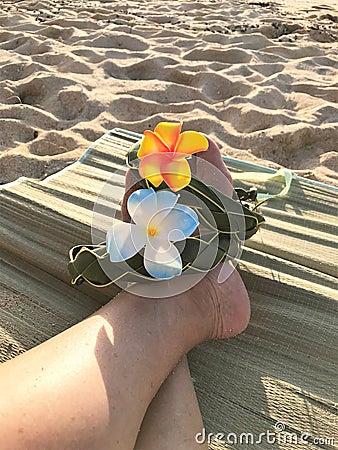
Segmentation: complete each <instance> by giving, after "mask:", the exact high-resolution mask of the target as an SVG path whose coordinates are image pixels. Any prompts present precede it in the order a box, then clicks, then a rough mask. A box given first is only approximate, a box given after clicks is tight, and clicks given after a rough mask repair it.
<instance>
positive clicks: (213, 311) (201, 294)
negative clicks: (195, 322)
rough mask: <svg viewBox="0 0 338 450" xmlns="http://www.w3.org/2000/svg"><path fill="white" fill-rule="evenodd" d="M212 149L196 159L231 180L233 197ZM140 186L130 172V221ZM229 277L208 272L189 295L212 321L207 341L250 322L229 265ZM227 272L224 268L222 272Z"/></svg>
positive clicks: (243, 296) (214, 147)
mask: <svg viewBox="0 0 338 450" xmlns="http://www.w3.org/2000/svg"><path fill="white" fill-rule="evenodd" d="M208 140H209V148H208V150H207V151H205V152H201V153H199V154H198V155H197V156H198V157H199V158H201V159H203V160H206V161H207V162H209V163H211V164H213V165H214V166H215V168H217V169H218V170H220V171H221V172H222V173H223V174H224V175H225V176H226V178H227V179H228V180H229V184H228V187H227V188H226V189H225V193H226V194H227V195H229V196H231V195H232V189H233V188H232V178H231V175H230V172H229V170H228V169H227V167H226V165H225V164H224V162H223V160H222V156H221V153H220V151H219V148H218V146H217V145H216V144H215V142H213V141H212V140H211V139H210V138H208ZM140 188H141V186H140V185H138V184H137V183H136V184H135V178H134V177H133V173H132V172H131V171H130V170H129V171H128V172H127V175H126V193H125V195H124V198H123V202H122V217H123V220H124V221H128V222H129V221H130V216H129V213H128V210H127V200H128V197H129V195H130V194H131V193H132V192H134V191H135V190H137V189H140ZM226 264H227V268H228V269H229V276H228V278H227V279H226V281H225V282H223V283H219V281H218V275H219V268H216V269H214V270H212V271H211V272H209V273H208V274H207V275H206V276H205V277H204V278H203V279H202V280H201V281H200V282H199V283H198V284H197V285H196V286H194V287H193V288H192V289H191V290H190V292H189V297H190V296H191V298H192V301H193V302H194V303H195V306H196V308H198V309H200V310H203V311H204V317H205V320H206V321H208V322H209V324H210V326H209V333H208V338H212V339H214V338H217V339H225V338H228V337H232V336H236V335H237V334H239V333H241V332H242V331H244V330H245V328H246V327H247V325H248V322H249V319H250V302H249V297H248V293H247V290H246V288H245V285H244V283H243V281H242V278H241V277H240V275H239V273H238V272H237V270H235V269H234V268H233V267H232V266H231V264H230V263H226ZM223 270H224V269H223Z"/></svg>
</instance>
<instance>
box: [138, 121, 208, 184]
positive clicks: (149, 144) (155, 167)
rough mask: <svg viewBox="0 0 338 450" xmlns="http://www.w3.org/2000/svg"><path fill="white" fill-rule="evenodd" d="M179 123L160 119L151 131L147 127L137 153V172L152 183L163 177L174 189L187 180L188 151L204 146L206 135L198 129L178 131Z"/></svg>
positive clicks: (200, 148) (206, 142) (206, 144)
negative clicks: (138, 163)
mask: <svg viewBox="0 0 338 450" xmlns="http://www.w3.org/2000/svg"><path fill="white" fill-rule="evenodd" d="M181 128H182V125H181V123H171V122H161V123H159V124H158V125H157V126H156V127H155V130H154V132H152V131H150V130H147V131H145V132H144V137H143V140H142V143H141V146H140V148H139V151H138V153H137V156H138V157H139V158H140V159H141V161H140V165H139V172H140V175H141V177H142V178H146V179H147V180H149V181H150V182H151V183H152V184H153V185H154V186H155V187H158V186H159V185H160V184H161V183H162V181H165V182H166V184H167V185H168V186H169V187H170V189H171V190H172V191H174V192H176V191H179V190H180V189H183V188H184V187H185V186H187V185H188V184H189V183H190V180H191V172H190V167H189V164H188V162H187V160H186V159H185V158H186V157H187V156H188V155H192V154H193V153H196V152H202V151H204V150H207V148H208V146H209V142H208V140H207V138H206V137H205V136H204V135H203V134H201V133H198V132H197V131H184V132H183V133H181Z"/></svg>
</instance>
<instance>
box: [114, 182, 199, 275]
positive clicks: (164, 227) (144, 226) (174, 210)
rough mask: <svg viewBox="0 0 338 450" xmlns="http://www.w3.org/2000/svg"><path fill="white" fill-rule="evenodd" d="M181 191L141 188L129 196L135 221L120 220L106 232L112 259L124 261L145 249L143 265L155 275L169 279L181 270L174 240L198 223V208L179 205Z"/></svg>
mask: <svg viewBox="0 0 338 450" xmlns="http://www.w3.org/2000/svg"><path fill="white" fill-rule="evenodd" d="M178 198H179V194H175V193H174V192H171V191H163V190H161V191H158V192H155V191H154V189H152V188H151V189H140V190H138V191H136V192H133V193H132V194H131V196H130V197H129V199H128V202H127V208H128V211H129V214H130V216H131V218H132V220H133V222H134V223H126V222H119V223H116V224H114V225H113V226H111V227H110V228H109V230H108V232H107V239H106V246H107V250H108V253H109V257H110V260H111V261H112V262H119V261H125V260H126V259H129V258H131V257H132V256H134V255H135V254H136V253H138V252H139V251H140V250H141V249H143V248H144V267H145V268H146V270H147V272H148V273H149V275H151V276H152V277H154V278H160V279H170V278H173V277H175V276H177V275H180V274H181V273H182V259H181V255H180V253H179V251H178V249H177V248H176V247H175V245H173V242H177V241H183V240H184V239H186V238H187V237H188V236H190V235H191V234H192V233H193V232H194V231H195V230H196V228H197V226H198V217H197V214H196V213H195V211H194V210H193V209H191V208H189V207H188V206H185V205H177V204H176V203H177V200H178Z"/></svg>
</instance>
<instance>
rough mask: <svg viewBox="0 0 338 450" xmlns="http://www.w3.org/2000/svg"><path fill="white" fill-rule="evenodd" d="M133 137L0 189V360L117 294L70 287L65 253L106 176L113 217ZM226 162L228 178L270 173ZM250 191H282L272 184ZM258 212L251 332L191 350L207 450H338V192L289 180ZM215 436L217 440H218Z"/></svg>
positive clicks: (247, 256)
mask: <svg viewBox="0 0 338 450" xmlns="http://www.w3.org/2000/svg"><path fill="white" fill-rule="evenodd" d="M138 138H139V136H138V135H135V134H134V133H130V132H127V131H125V130H121V129H115V130H113V131H111V132H109V133H107V134H106V135H104V136H103V137H102V138H101V139H99V140H98V141H96V142H95V143H94V144H93V145H92V147H91V148H90V149H88V151H87V152H86V153H85V154H84V155H83V157H82V158H81V159H80V160H79V161H78V162H77V163H75V164H73V165H72V166H69V167H68V168H66V169H64V170H63V171H61V172H59V173H58V174H55V175H52V176H50V177H48V178H47V179H45V180H43V181H35V180H30V179H20V180H18V181H17V182H14V183H10V184H8V185H4V186H3V187H2V189H1V191H0V197H1V226H0V235H1V237H0V242H1V244H0V251H1V268H0V284H1V296H0V361H1V362H4V361H6V360H8V359H10V358H13V357H15V356H16V355H18V354H19V353H21V352H23V351H25V350H27V349H29V348H31V347H33V346H35V345H38V344H39V343H41V342H43V341H45V340H46V339H48V338H50V337H52V336H54V335H55V334H57V333H59V332H61V331H63V330H64V329H66V328H67V327H70V326H71V325H73V324H74V323H76V322H78V321H79V320H81V319H83V318H84V317H86V316H87V315H89V314H90V313H92V312H93V311H95V310H96V309H98V308H99V307H100V306H101V305H102V304H104V303H105V302H106V301H108V300H109V299H110V298H111V297H112V296H114V295H115V294H116V292H117V291H116V289H114V288H113V287H109V288H104V289H95V288H92V287H91V286H89V285H87V284H86V285H81V286H79V287H74V286H71V284H70V275H69V273H68V270H67V262H68V250H69V249H70V248H71V247H72V246H74V245H77V244H80V243H90V242H91V232H90V226H91V220H92V210H93V206H94V204H95V202H96V199H97V196H98V195H99V193H100V192H101V189H102V187H103V186H104V185H105V184H106V183H107V180H109V183H110V186H111V189H110V202H111V204H110V206H111V210H112V211H114V210H117V211H119V209H120V205H119V203H120V199H121V197H122V194H123V190H124V174H125V172H126V166H125V154H126V152H127V150H128V149H129V148H130V146H131V145H132V144H133V143H134V142H135V141H136V140H137V139H138ZM226 162H227V164H228V166H229V168H230V170H232V171H233V172H238V171H245V172H247V171H250V172H252V171H254V172H255V171H267V172H269V170H270V169H264V168H262V167H258V166H254V165H252V164H248V163H245V162H243V161H238V160H233V159H231V158H226ZM270 171H271V172H273V170H270ZM251 185H252V183H247V185H246V186H251ZM244 186H245V185H244ZM257 187H258V189H259V190H261V191H263V192H267V191H269V192H275V191H277V190H278V189H279V190H280V185H278V183H277V182H276V181H275V182H269V183H268V184H266V185H259V184H258V185H257ZM262 211H263V214H264V215H265V218H266V224H265V225H264V226H263V227H261V229H260V231H259V232H258V233H257V234H256V235H255V236H254V238H252V239H250V240H249V241H248V242H247V244H246V246H245V248H244V251H243V255H242V261H241V263H240V264H239V266H240V270H241V274H242V276H243V279H244V281H245V284H246V286H247V288H248V291H249V294H250V299H251V304H252V318H251V321H250V325H249V327H248V328H247V330H246V331H245V332H244V333H243V334H241V335H240V336H238V337H236V338H233V339H228V340H224V341H210V342H205V343H203V344H201V345H200V346H198V347H196V348H195V349H194V350H193V351H191V352H190V354H189V363H190V367H191V372H192V376H193V379H194V384H195V388H196V391H197V394H198V399H199V402H200V406H201V410H202V414H203V418H204V422H205V426H206V438H208V436H207V435H208V433H211V434H212V435H210V436H209V441H210V444H209V447H210V449H228V448H234V449H241V448H243V449H245V448H257V449H273V450H276V449H277V450H284V449H303V448H306V449H309V450H310V449H311V450H312V449H318V448H327V449H330V448H338V447H337V446H338V436H337V403H336V400H337V397H336V394H337V389H336V388H337V375H336V374H337V366H336V362H337V348H338V346H337V343H338V342H337V294H336V287H337V285H336V281H337V280H336V276H337V266H336V264H335V262H336V254H335V251H336V248H335V242H336V236H337V233H336V231H337V230H336V214H337V190H335V189H334V188H332V187H330V186H325V185H321V184H318V183H315V182H311V181H308V180H305V179H302V178H297V177H296V178H295V179H294V180H293V182H292V186H291V191H290V193H289V195H288V196H287V197H285V198H283V199H274V200H271V201H269V202H268V203H267V204H266V205H264V206H262ZM276 424H277V425H276ZM278 431H280V432H279V433H278ZM268 432H269V433H270V437H269V439H270V443H269V442H268V438H267V436H266V434H267V433H268ZM218 433H221V434H223V435H224V436H223V437H222V436H221V435H219V436H218V437H219V439H218V441H219V442H217V439H216V435H217V434H218ZM243 433H244V434H243ZM271 433H276V435H275V442H274V443H271V439H273V435H271ZM288 433H290V434H288ZM200 438H201V439H202V438H203V437H200ZM304 438H305V439H307V441H308V444H304ZM333 438H335V443H334V441H333ZM302 439H303V441H302ZM316 439H322V441H320V442H319V441H317V440H316ZM259 440H261V443H259ZM324 440H325V442H324ZM226 441H227V442H226Z"/></svg>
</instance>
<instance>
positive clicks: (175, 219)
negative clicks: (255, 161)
mask: <svg viewBox="0 0 338 450" xmlns="http://www.w3.org/2000/svg"><path fill="white" fill-rule="evenodd" d="M208 145H209V143H208V140H207V139H206V137H205V136H204V135H203V134H201V133H198V132H195V131H185V132H183V133H181V124H180V123H168V122H161V123H159V124H158V125H157V126H156V127H155V129H154V131H150V130H147V131H145V132H144V136H143V139H142V140H141V141H140V142H138V143H136V144H135V145H134V146H133V147H132V148H131V150H130V151H129V152H128V155H127V165H128V166H129V168H130V169H131V170H132V171H133V172H134V174H135V175H136V176H137V179H138V183H139V185H140V186H142V188H141V189H138V190H137V191H135V192H133V193H132V194H131V195H130V197H129V198H128V201H127V209H128V212H129V214H130V217H131V219H132V222H131V223H126V222H118V223H114V224H113V225H112V226H111V227H110V228H109V229H108V230H107V235H106V242H105V243H102V244H101V245H96V246H94V245H87V246H81V245H79V246H76V247H73V248H72V249H71V250H70V254H69V256H70V262H69V264H68V268H69V271H70V273H71V275H72V277H73V279H72V283H73V284H80V283H82V282H83V281H87V282H88V283H90V284H92V285H94V286H97V287H104V286H107V285H109V284H112V283H116V282H117V280H120V279H121V278H125V279H126V280H128V281H130V282H135V281H145V280H152V281H158V280H169V279H171V278H174V277H176V276H179V275H181V274H182V273H183V272H184V273H187V274H188V273H194V271H199V272H201V271H202V272H207V271H209V270H211V269H213V268H214V267H216V266H217V265H218V264H219V263H220V262H221V261H223V260H224V259H225V257H226V256H228V257H230V258H236V256H237V255H238V251H239V247H240V244H241V241H243V240H245V239H248V238H250V237H251V236H253V235H254V234H255V233H256V232H257V230H258V228H259V226H260V225H261V224H262V223H263V222H264V218H263V217H262V215H261V214H259V213H257V212H256V211H254V210H253V208H251V205H252V204H254V203H255V200H256V191H255V190H254V189H251V190H250V191H245V190H244V189H235V192H236V195H237V199H236V200H235V199H233V198H230V197H228V196H226V195H224V194H223V193H221V192H220V191H218V190H217V189H215V188H213V187H212V186H207V185H206V184H204V183H203V182H202V181H200V180H199V179H197V178H196V177H194V176H192V174H191V170H190V166H189V163H188V161H187V158H189V157H190V156H191V155H192V154H194V153H197V152H201V151H205V150H207V148H208ZM243 224H244V225H243Z"/></svg>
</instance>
